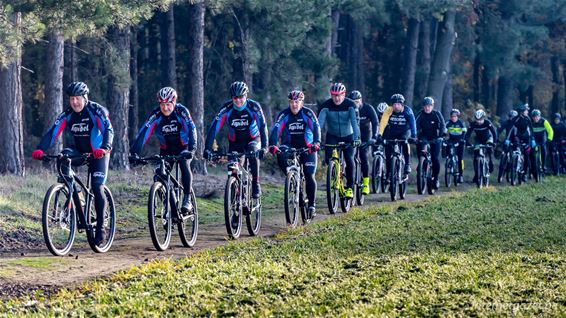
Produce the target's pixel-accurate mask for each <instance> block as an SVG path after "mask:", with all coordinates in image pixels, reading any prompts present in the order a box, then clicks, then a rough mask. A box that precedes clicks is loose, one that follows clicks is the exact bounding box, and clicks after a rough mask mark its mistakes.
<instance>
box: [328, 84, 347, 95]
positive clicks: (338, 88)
mask: <svg viewBox="0 0 566 318" xmlns="http://www.w3.org/2000/svg"><path fill="white" fill-rule="evenodd" d="M341 94H346V86H344V84H342V83H333V84H332V85H331V86H330V95H341Z"/></svg>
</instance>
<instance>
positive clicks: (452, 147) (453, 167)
mask: <svg viewBox="0 0 566 318" xmlns="http://www.w3.org/2000/svg"><path fill="white" fill-rule="evenodd" d="M459 145H460V142H450V141H445V142H444V144H443V145H442V146H443V147H446V161H445V163H444V185H445V186H446V187H447V188H450V186H452V182H454V186H455V187H457V186H458V178H459V177H460V169H459V166H458V165H459V164H460V163H459V160H458V156H457V155H456V148H458V146H459Z"/></svg>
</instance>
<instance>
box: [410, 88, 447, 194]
mask: <svg viewBox="0 0 566 318" xmlns="http://www.w3.org/2000/svg"><path fill="white" fill-rule="evenodd" d="M415 121H416V125H417V140H418V141H419V142H418V143H417V153H421V151H422V148H423V144H421V142H426V143H428V144H430V157H431V159H432V177H433V179H434V180H433V181H434V183H433V185H434V188H435V189H438V186H439V180H438V174H439V173H440V147H442V137H444V135H445V134H446V124H445V123H444V117H443V116H442V114H441V113H440V112H439V111H437V110H434V99H433V98H432V97H425V98H424V99H423V110H422V111H420V112H419V113H418V114H417V117H416V120H415Z"/></svg>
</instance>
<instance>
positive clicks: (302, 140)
mask: <svg viewBox="0 0 566 318" xmlns="http://www.w3.org/2000/svg"><path fill="white" fill-rule="evenodd" d="M283 132H284V133H285V134H284V139H282V140H281V144H283V145H287V146H290V147H293V148H304V147H310V146H312V145H313V144H315V143H320V126H319V124H318V119H317V118H316V115H315V114H314V112H313V111H312V110H311V109H310V108H307V107H302V108H301V110H299V112H298V113H297V114H296V115H293V113H292V112H291V109H290V108H286V109H284V110H282V111H281V112H280V113H279V115H277V120H276V121H275V124H274V125H273V128H272V129H271V134H270V135H269V145H271V146H274V145H277V139H278V138H279V137H280V136H281V134H282V133H283Z"/></svg>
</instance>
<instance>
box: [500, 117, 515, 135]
mask: <svg viewBox="0 0 566 318" xmlns="http://www.w3.org/2000/svg"><path fill="white" fill-rule="evenodd" d="M512 128H513V119H507V120H506V121H504V122H503V123H502V124H501V126H499V128H497V135H498V136H501V133H502V132H505V134H504V135H503V137H507V136H508V135H509V132H510V131H511V129H512Z"/></svg>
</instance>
